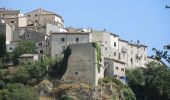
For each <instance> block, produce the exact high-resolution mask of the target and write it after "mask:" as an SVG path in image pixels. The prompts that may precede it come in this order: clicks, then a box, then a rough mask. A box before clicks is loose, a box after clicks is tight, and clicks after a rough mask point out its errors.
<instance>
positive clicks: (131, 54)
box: [127, 41, 147, 68]
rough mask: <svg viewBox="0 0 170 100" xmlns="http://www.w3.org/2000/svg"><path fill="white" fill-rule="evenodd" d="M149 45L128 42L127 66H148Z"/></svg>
mask: <svg viewBox="0 0 170 100" xmlns="http://www.w3.org/2000/svg"><path fill="white" fill-rule="evenodd" d="M146 64H147V46H145V45H142V44H140V43H139V41H138V42H137V43H132V42H129V43H128V66H127V68H139V67H142V68H146Z"/></svg>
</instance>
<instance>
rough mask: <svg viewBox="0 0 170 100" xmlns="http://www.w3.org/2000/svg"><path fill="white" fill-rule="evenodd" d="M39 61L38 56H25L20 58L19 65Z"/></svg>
mask: <svg viewBox="0 0 170 100" xmlns="http://www.w3.org/2000/svg"><path fill="white" fill-rule="evenodd" d="M37 60H38V55H37V54H23V55H21V56H20V57H19V63H20V64H25V63H27V62H34V61H37Z"/></svg>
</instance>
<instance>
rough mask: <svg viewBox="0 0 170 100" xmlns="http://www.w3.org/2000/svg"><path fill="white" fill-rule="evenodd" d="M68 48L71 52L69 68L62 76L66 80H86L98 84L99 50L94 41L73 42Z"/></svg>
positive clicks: (85, 81)
mask: <svg viewBox="0 0 170 100" xmlns="http://www.w3.org/2000/svg"><path fill="white" fill-rule="evenodd" d="M67 50H70V52H71V54H70V55H69V57H68V62H67V63H68V64H67V65H66V66H67V70H66V72H65V74H64V75H63V77H62V81H65V82H75V81H78V82H84V83H88V84H91V85H95V86H96V85H97V84H98V79H99V75H98V74H99V73H100V72H99V70H98V67H97V57H96V56H97V52H96V48H95V46H94V45H93V44H92V43H78V44H71V45H70V46H69V47H68V48H67Z"/></svg>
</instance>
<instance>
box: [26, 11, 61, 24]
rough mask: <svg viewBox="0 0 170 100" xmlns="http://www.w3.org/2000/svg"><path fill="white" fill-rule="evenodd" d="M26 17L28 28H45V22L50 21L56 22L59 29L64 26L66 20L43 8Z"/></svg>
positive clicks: (29, 13) (27, 14)
mask: <svg viewBox="0 0 170 100" xmlns="http://www.w3.org/2000/svg"><path fill="white" fill-rule="evenodd" d="M25 16H26V17H27V19H28V22H27V23H28V26H44V25H45V22H46V21H49V20H50V21H54V22H56V23H57V26H59V27H63V26H64V20H63V18H62V17H61V16H60V15H58V14H56V13H53V12H50V11H47V10H44V9H42V8H39V9H36V10H33V11H31V12H28V13H26V14H25Z"/></svg>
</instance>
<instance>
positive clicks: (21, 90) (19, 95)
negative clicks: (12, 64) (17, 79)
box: [0, 83, 39, 100]
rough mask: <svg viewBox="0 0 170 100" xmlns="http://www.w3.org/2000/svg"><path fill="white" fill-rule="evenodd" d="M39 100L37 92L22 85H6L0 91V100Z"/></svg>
mask: <svg viewBox="0 0 170 100" xmlns="http://www.w3.org/2000/svg"><path fill="white" fill-rule="evenodd" d="M14 99H15V100H39V96H38V93H37V91H36V90H35V89H34V88H32V87H29V86H24V85H23V84H18V83H13V84H7V86H6V88H4V89H2V90H0V100H14Z"/></svg>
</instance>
